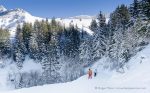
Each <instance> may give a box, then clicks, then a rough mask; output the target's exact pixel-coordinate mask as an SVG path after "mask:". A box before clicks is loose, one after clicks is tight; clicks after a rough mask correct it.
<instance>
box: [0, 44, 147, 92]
mask: <svg viewBox="0 0 150 93" xmlns="http://www.w3.org/2000/svg"><path fill="white" fill-rule="evenodd" d="M104 61H106V59H105V58H103V59H101V60H99V61H98V62H96V63H95V64H94V65H93V66H92V67H91V69H92V70H94V69H97V71H98V75H97V77H93V78H92V79H90V80H89V79H88V78H87V77H88V76H87V75H84V76H82V77H80V78H79V79H77V80H75V81H72V82H68V83H59V84H50V85H44V86H37V87H32V88H24V89H18V90H13V91H4V92H0V93H50V92H51V93H150V45H148V46H147V47H146V48H145V49H144V50H142V51H140V52H139V53H137V55H136V56H134V57H132V58H131V60H130V61H129V63H128V64H127V69H125V73H117V72H115V71H108V70H105V69H103V66H102V64H103V62H104Z"/></svg>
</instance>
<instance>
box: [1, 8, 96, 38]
mask: <svg viewBox="0 0 150 93" xmlns="http://www.w3.org/2000/svg"><path fill="white" fill-rule="evenodd" d="M93 18H95V17H92V16H88V15H81V16H75V17H70V18H64V19H62V18H56V20H57V21H58V22H60V23H61V24H62V25H63V26H65V27H68V26H69V24H70V23H71V24H73V25H74V26H76V25H77V26H78V28H80V29H82V27H83V28H88V27H89V26H90V23H91V21H92V19H93ZM43 19H46V18H40V17H35V16H32V15H31V14H30V13H28V12H27V11H25V10H23V9H20V8H17V9H11V10H7V9H6V8H5V7H4V6H0V27H2V28H7V29H9V30H10V34H11V37H14V35H15V30H16V27H17V25H18V24H23V23H24V22H29V23H33V22H34V21H35V20H39V21H41V20H43ZM50 20H51V19H49V21H50ZM85 31H86V29H85ZM88 32H89V28H88V31H87V33H88ZM89 34H91V33H89Z"/></svg>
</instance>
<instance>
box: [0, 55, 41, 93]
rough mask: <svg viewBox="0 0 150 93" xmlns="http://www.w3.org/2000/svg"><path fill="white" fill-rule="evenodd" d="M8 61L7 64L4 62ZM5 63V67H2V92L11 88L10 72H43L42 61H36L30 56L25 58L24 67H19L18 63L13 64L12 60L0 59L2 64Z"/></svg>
mask: <svg viewBox="0 0 150 93" xmlns="http://www.w3.org/2000/svg"><path fill="white" fill-rule="evenodd" d="M3 63H6V64H3ZM3 65H5V66H4V67H3V68H0V93H2V91H6V90H11V89H12V87H11V85H9V84H8V82H7V79H8V74H14V73H25V72H26V73H30V72H31V71H32V72H33V71H37V72H39V73H40V72H41V73H42V71H43V70H42V66H41V64H40V63H35V61H34V60H32V59H30V58H29V57H28V56H27V57H26V58H25V61H24V64H23V68H22V69H19V68H17V66H16V64H11V60H10V59H7V60H3V61H2V60H0V66H3Z"/></svg>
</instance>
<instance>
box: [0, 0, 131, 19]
mask: <svg viewBox="0 0 150 93" xmlns="http://www.w3.org/2000/svg"><path fill="white" fill-rule="evenodd" d="M132 2H133V0H0V5H3V6H4V7H6V8H7V9H14V8H22V9H24V10H26V11H28V12H29V13H31V14H32V15H34V16H39V17H47V18H51V17H53V16H54V17H70V16H77V15H96V14H97V13H99V11H100V10H101V11H102V12H103V13H106V14H108V13H110V12H112V11H113V10H114V9H115V8H116V7H117V6H118V5H120V4H126V5H129V4H131V3H132Z"/></svg>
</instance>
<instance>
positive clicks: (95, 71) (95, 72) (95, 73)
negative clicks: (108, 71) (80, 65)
mask: <svg viewBox="0 0 150 93" xmlns="http://www.w3.org/2000/svg"><path fill="white" fill-rule="evenodd" d="M96 76H97V69H95V70H94V77H96Z"/></svg>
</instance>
